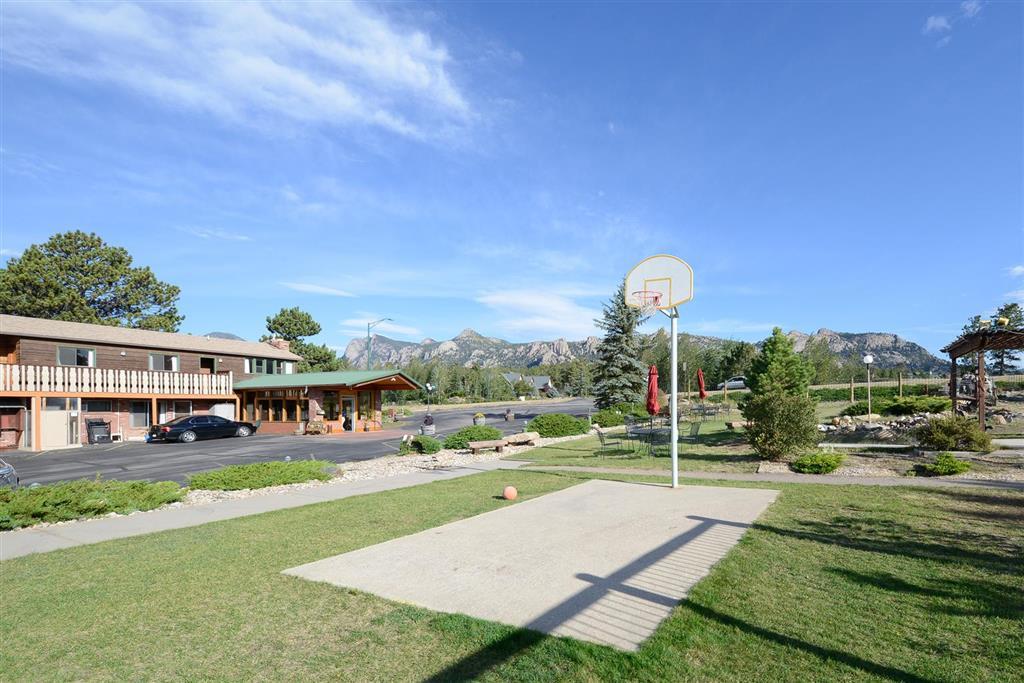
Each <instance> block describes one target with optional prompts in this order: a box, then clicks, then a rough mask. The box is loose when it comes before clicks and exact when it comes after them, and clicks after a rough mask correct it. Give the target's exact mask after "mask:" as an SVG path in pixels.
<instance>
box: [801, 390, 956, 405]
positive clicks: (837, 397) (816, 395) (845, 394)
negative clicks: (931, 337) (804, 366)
mask: <svg viewBox="0 0 1024 683" xmlns="http://www.w3.org/2000/svg"><path fill="white" fill-rule="evenodd" d="M941 390H942V389H941V387H939V386H937V385H934V384H933V385H931V386H929V385H927V384H904V385H903V395H904V396H924V395H926V394H932V395H934V394H935V393H936V392H939V391H941ZM898 395H899V388H898V387H876V386H874V385H872V387H871V402H872V403H874V402H875V399H883V400H884V399H893V398H896V397H897V396H898ZM811 398H813V399H816V400H818V401H849V400H850V389H849V387H847V388H844V389H811ZM853 398H854V400H856V401H866V400H867V398H868V388H867V387H866V386H864V385H860V386H857V387H854V390H853ZM871 407H872V408H874V405H872V406H871Z"/></svg>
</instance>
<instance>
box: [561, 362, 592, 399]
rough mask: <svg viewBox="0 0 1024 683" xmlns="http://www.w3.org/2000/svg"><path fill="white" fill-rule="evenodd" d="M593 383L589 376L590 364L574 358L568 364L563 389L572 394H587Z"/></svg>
mask: <svg viewBox="0 0 1024 683" xmlns="http://www.w3.org/2000/svg"><path fill="white" fill-rule="evenodd" d="M593 388H594V384H593V381H592V380H591V376H590V364H589V363H587V361H585V360H583V359H582V358H576V359H574V360H573V361H572V362H571V363H570V364H569V372H568V374H567V377H566V383H565V390H566V392H568V393H569V394H571V395H573V396H589V395H590V392H591V391H593Z"/></svg>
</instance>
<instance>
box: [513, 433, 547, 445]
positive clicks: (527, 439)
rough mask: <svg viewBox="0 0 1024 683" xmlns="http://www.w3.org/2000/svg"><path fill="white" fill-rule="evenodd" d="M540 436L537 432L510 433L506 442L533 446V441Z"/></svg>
mask: <svg viewBox="0 0 1024 683" xmlns="http://www.w3.org/2000/svg"><path fill="white" fill-rule="evenodd" d="M539 438H540V434H538V433H537V432H520V433H519V434H509V435H508V436H506V437H505V443H507V444H508V445H509V446H532V445H533V442H534V441H536V440H537V439H539Z"/></svg>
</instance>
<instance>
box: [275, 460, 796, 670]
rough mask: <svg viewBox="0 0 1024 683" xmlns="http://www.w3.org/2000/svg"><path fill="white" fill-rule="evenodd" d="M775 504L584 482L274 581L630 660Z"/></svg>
mask: <svg viewBox="0 0 1024 683" xmlns="http://www.w3.org/2000/svg"><path fill="white" fill-rule="evenodd" d="M777 495H778V491H772V490H769V489H751V488H728V487H717V486H715V487H711V486H687V487H686V488H685V489H677V490H672V489H671V488H668V487H666V486H660V485H651V484H644V483H634V482H617V481H606V480H600V479H594V480H591V481H588V482H586V483H583V484H580V485H579V486H571V487H569V488H566V489H562V490H560V491H555V492H554V493H549V494H547V495H544V496H539V497H537V498H533V499H531V500H527V501H524V502H522V503H516V504H515V505H508V506H505V507H502V508H499V509H497V510H493V511H491V512H485V513H483V514H480V515H476V516H474V517H469V518H467V519H461V520H459V521H456V522H451V523H449V524H445V525H443V526H439V527H435V528H433V529H428V530H426V531H421V532H419V533H416V534H411V535H409V536H403V537H401V538H396V539H393V540H390V541H386V542H384V543H379V544H377V545H374V546H369V547H366V548H361V549H359V550H354V551H352V552H349V553H344V554H341V555H336V556H334V557H329V558H326V559H323V560H319V561H317V562H311V563H309V564H305V565H302V566H299V567H293V568H291V569H287V570H285V572H284V573H285V574H290V575H292V576H298V577H302V578H304V579H310V580H312V581H323V582H327V583H330V584H333V585H335V586H342V587H349V588H357V589H359V590H362V591H367V592H370V593H375V594H377V595H380V596H382V597H385V598H388V599H390V600H398V601H401V602H411V603H413V604H416V605H420V606H422V607H426V608H428V609H432V610H437V611H441V612H451V613H456V614H468V615H470V616H474V617H478V618H480V619H487V620H489V621H498V622H502V623H505V624H510V625H512V626H520V627H523V628H528V629H532V630H534V631H540V632H542V633H549V634H554V635H560V636H572V637H573V638H579V639H582V640H588V641H591V642H595V643H600V644H602V645H610V646H612V647H617V648H620V649H623V650H628V651H635V650H637V649H638V648H639V647H640V645H641V644H642V643H643V641H644V640H646V639H647V638H648V637H649V636H650V635H651V634H652V633H653V632H654V631H655V629H657V628H658V625H659V624H660V623H661V622H662V620H663V619H665V618H666V617H667V616H668V615H669V614H670V613H671V611H672V609H673V608H674V607H675V606H676V605H677V604H678V603H679V602H680V601H681V600H683V599H684V598H686V595H687V594H688V593H689V591H690V589H691V588H692V587H693V585H694V584H696V583H697V582H698V581H700V580H701V579H702V578H704V576H706V575H707V573H708V572H709V571H711V568H712V567H713V566H714V565H715V564H716V563H717V562H718V561H719V560H720V559H721V558H722V557H724V556H725V554H726V553H727V552H728V551H729V549H730V548H732V547H733V545H735V543H736V542H737V541H739V539H740V537H741V536H743V534H744V532H745V531H746V530H747V528H748V527H749V526H750V525H751V524H752V523H753V522H754V520H756V519H757V517H758V516H759V515H760V514H761V513H762V512H763V511H764V509H765V508H766V507H768V505H769V504H771V502H772V501H773V500H775V497H776V496H777ZM442 678H443V676H442Z"/></svg>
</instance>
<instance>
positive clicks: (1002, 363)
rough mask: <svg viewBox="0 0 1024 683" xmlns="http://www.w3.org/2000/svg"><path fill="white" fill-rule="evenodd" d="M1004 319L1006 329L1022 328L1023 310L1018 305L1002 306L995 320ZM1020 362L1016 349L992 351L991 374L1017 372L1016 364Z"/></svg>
mask: <svg viewBox="0 0 1024 683" xmlns="http://www.w3.org/2000/svg"><path fill="white" fill-rule="evenodd" d="M999 318H1006V319H1007V321H1008V322H1007V325H1006V327H1007V328H1008V329H1011V330H1019V329H1021V328H1024V310H1022V309H1021V306H1020V304H1018V303H1009V304H1003V305H1002V306H1000V307H999V310H997V311H996V314H995V319H996V320H998V319H999ZM1018 361H1020V351H1017V350H1016V349H1001V350H999V351H992V372H994V373H995V374H997V375H1008V374H1010V373H1012V372H1015V371H1016V370H1017V362H1018Z"/></svg>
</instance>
